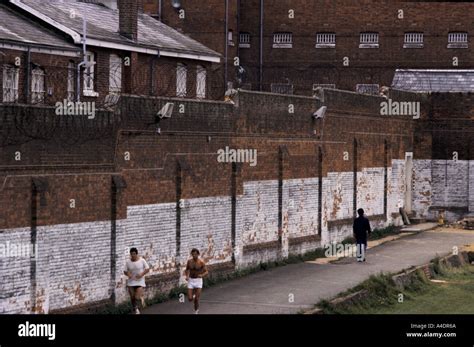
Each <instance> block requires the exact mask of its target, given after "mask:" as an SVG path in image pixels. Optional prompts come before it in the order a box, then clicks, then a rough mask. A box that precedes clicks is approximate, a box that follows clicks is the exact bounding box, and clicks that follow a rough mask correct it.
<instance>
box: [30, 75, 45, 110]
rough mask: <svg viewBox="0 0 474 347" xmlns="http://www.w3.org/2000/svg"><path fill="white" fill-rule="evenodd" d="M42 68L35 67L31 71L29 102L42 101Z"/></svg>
mask: <svg viewBox="0 0 474 347" xmlns="http://www.w3.org/2000/svg"><path fill="white" fill-rule="evenodd" d="M44 76H45V73H44V70H43V69H42V68H40V67H35V68H34V69H33V70H32V71H31V102H32V103H34V104H36V103H42V102H43V101H44V96H45V89H44V79H45V78H44Z"/></svg>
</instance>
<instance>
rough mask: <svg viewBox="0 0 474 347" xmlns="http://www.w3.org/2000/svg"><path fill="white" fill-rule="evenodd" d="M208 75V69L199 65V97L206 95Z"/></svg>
mask: <svg viewBox="0 0 474 347" xmlns="http://www.w3.org/2000/svg"><path fill="white" fill-rule="evenodd" d="M206 77H207V72H206V69H205V68H204V67H202V66H201V65H198V66H197V71H196V97H197V98H198V99H204V98H205V97H206Z"/></svg>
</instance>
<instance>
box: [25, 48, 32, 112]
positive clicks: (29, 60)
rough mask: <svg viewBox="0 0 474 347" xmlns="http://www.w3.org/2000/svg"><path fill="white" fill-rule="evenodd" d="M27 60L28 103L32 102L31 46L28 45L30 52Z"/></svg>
mask: <svg viewBox="0 0 474 347" xmlns="http://www.w3.org/2000/svg"><path fill="white" fill-rule="evenodd" d="M26 59H27V61H26V86H25V95H26V103H29V102H30V83H31V81H30V74H31V46H28V53H27V58H26Z"/></svg>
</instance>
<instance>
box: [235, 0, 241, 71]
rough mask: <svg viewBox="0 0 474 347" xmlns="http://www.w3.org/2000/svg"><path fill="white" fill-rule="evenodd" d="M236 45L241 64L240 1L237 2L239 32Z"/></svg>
mask: <svg viewBox="0 0 474 347" xmlns="http://www.w3.org/2000/svg"><path fill="white" fill-rule="evenodd" d="M235 35H236V36H235V43H236V45H237V57H239V62H240V47H239V41H240V0H237V30H236V33H235ZM240 65H242V62H240Z"/></svg>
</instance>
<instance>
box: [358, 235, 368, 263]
mask: <svg viewBox="0 0 474 347" xmlns="http://www.w3.org/2000/svg"><path fill="white" fill-rule="evenodd" d="M356 246H357V260H359V261H363V260H365V253H366V250H367V240H357V243H356Z"/></svg>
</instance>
